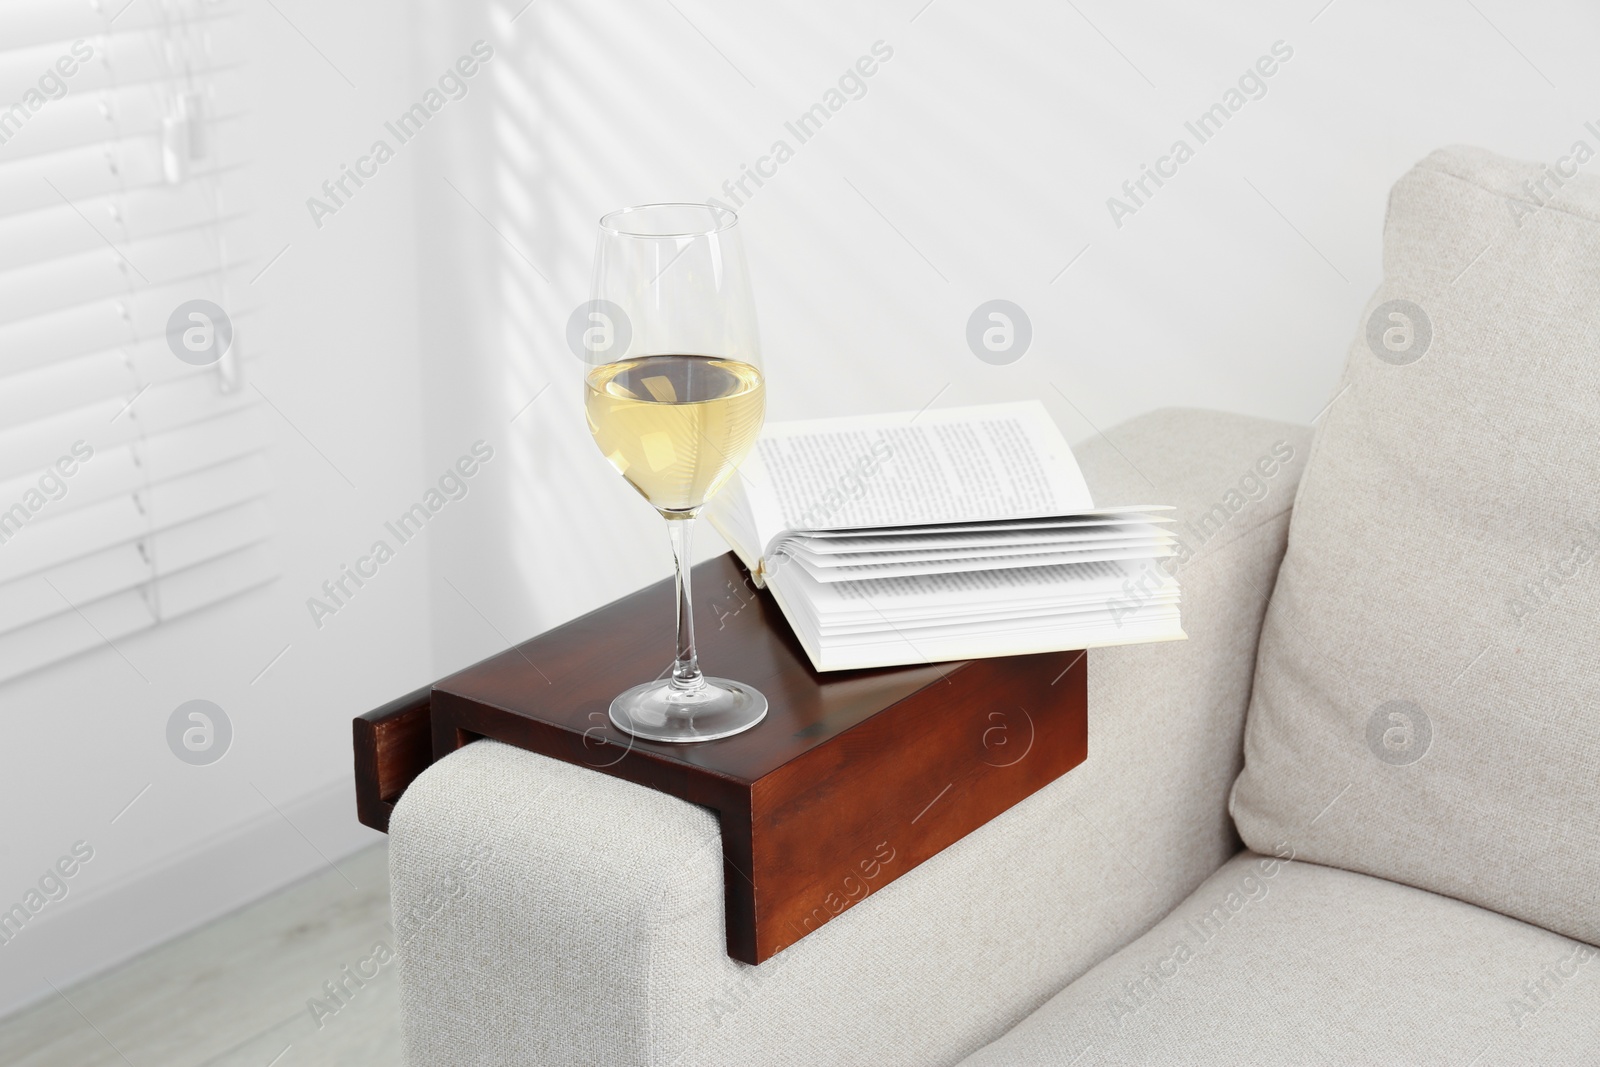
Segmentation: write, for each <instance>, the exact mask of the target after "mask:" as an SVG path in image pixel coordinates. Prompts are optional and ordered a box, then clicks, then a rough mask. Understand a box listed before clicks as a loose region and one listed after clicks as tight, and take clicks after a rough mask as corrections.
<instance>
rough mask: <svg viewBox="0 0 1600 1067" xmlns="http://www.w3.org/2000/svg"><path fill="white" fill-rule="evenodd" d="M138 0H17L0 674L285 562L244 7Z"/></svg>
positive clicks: (5, 188) (5, 197)
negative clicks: (229, 42) (185, 347)
mask: <svg viewBox="0 0 1600 1067" xmlns="http://www.w3.org/2000/svg"><path fill="white" fill-rule="evenodd" d="M126 2H127V0H103V2H93V0H7V2H5V3H3V4H0V682H4V681H6V680H9V679H11V678H15V677H18V676H20V675H22V674H25V673H28V672H30V671H34V670H37V669H39V668H41V667H45V666H48V665H50V664H52V663H56V662H59V661H60V660H63V659H65V658H67V657H69V656H72V655H75V654H77V653H79V652H82V651H85V650H88V649H92V648H96V647H99V646H102V645H103V644H104V643H106V642H108V641H109V642H112V643H115V642H116V641H117V639H118V638H120V637H123V636H126V635H128V634H131V633H134V632H136V631H139V630H143V629H147V628H149V627H152V626H155V625H157V624H159V623H161V622H162V621H164V620H168V619H173V618H176V617H178V616H180V615H184V614H187V613H189V612H194V611H199V610H201V609H204V608H206V607H208V606H210V605H213V604H216V603H218V602H220V601H222V600H224V599H226V598H229V597H232V596H235V595H237V594H239V593H241V592H244V591H246V590H248V589H252V588H255V587H257V586H259V585H261V584H263V583H265V582H267V581H270V580H271V579H272V578H273V577H274V576H275V570H274V566H273V563H272V560H271V559H270V557H269V554H268V553H267V551H266V546H265V544H264V541H265V539H266V537H267V535H268V533H269V531H270V517H269V515H268V513H267V508H266V506H265V502H264V499H263V498H264V496H265V494H266V493H267V491H268V489H269V481H268V469H267V464H266V461H265V456H264V449H265V447H266V442H267V440H268V437H269V434H268V431H269V430H270V429H271V427H270V426H269V425H267V424H266V422H265V419H266V416H265V415H264V414H263V412H264V410H266V409H264V408H263V406H262V405H261V404H260V403H259V401H260V399H261V398H260V395H259V394H258V393H257V392H255V390H253V389H250V388H248V387H247V386H245V385H244V384H243V370H244V367H245V365H246V364H247V362H248V355H249V354H250V349H249V337H250V323H251V314H250V311H251V309H250V307H249V296H248V293H249V282H250V278H249V276H248V275H247V274H246V271H248V270H249V268H250V267H251V264H250V263H249V262H248V261H246V260H245V259H244V258H243V257H242V256H241V255H240V252H239V246H240V243H241V241H240V237H241V232H242V231H241V221H242V216H241V213H240V212H239V210H238V208H237V206H236V205H234V204H233V203H232V202H230V197H229V196H228V193H229V188H230V185H231V184H232V183H233V182H234V181H236V180H237V174H238V168H239V165H240V161H241V154H240V153H239V151H238V146H239V145H240V144H241V141H242V139H241V138H240V137H239V135H238V132H237V129H238V125H239V121H240V118H241V109H240V107H239V99H240V93H239V91H238V84H237V81H238V69H237V64H235V63H231V62H230V60H229V57H228V56H227V55H226V53H227V52H228V51H229V49H228V48H227V47H226V45H225V44H224V41H225V38H226V37H227V34H226V32H224V31H226V29H227V28H228V25H229V23H230V21H231V18H232V15H231V7H230V4H229V3H226V2H218V3H212V2H206V0H138V2H137V3H133V4H131V5H127V6H124V5H125V4H126ZM257 269H259V267H258V268H257ZM195 299H204V300H209V301H212V302H213V303H215V304H217V305H219V306H221V307H222V308H224V309H225V310H226V312H227V313H228V316H229V318H230V319H231V321H232V323H233V328H234V334H233V344H232V347H231V349H230V350H229V351H228V353H227V354H226V355H225V356H224V357H223V358H222V359H221V361H220V362H216V363H213V364H210V365H206V366H196V365H194V364H192V363H189V362H185V361H184V360H181V359H179V358H178V357H177V356H176V355H175V354H174V352H173V350H172V348H171V347H170V346H169V342H168V337H167V330H168V320H169V318H171V317H172V315H173V313H174V311H175V310H176V309H177V308H178V307H179V305H181V304H184V303H185V302H187V301H190V300H195ZM134 669H135V670H137V667H135V668H134Z"/></svg>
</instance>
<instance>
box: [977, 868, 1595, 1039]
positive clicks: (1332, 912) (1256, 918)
mask: <svg viewBox="0 0 1600 1067" xmlns="http://www.w3.org/2000/svg"><path fill="white" fill-rule="evenodd" d="M1253 1063H1261V1064H1274V1065H1279V1067H1297V1065H1317V1067H1342V1065H1349V1067H1374V1065H1377V1064H1406V1065H1408V1067H1423V1065H1434V1064H1437V1065H1439V1067H1464V1065H1466V1064H1471V1065H1473V1067H1509V1065H1513V1064H1514V1065H1519V1067H1531V1065H1535V1064H1539V1065H1543V1064H1579V1063H1600V948H1595V947H1594V946H1591V945H1585V944H1581V943H1579V942H1575V941H1572V940H1571V939H1569V938H1565V937H1562V936H1560V935H1559V934H1553V933H1550V932H1549V931H1547V930H1541V929H1539V928H1538V927H1534V926H1529V925H1528V924H1526V923H1523V922H1519V921H1518V920H1516V919H1511V918H1507V917H1506V916H1504V915H1500V914H1498V913H1496V912H1491V911H1486V910H1484V909H1482V908H1479V907H1476V906H1474V905H1471V904H1465V903H1462V902H1461V901H1458V900H1452V899H1450V898H1448V897H1442V896H1437V895H1435V894H1432V893H1428V892H1425V891H1423V890H1420V889H1412V888H1410V887H1408V886H1403V885H1400V884H1398V883H1396V882H1389V881H1385V880H1383V879H1379V878H1372V877H1369V876H1367V875H1363V874H1356V873H1353V872H1351V871H1343V870H1337V869H1334V868H1330V867H1321V866H1318V865H1316V864H1311V863H1303V862H1295V861H1292V860H1280V859H1277V858H1274V857H1265V856H1260V855H1257V854H1255V853H1248V852H1247V853H1243V854H1241V855H1240V856H1238V857H1237V858H1235V859H1233V860H1231V861H1229V862H1228V864H1227V865H1226V866H1224V867H1223V868H1222V869H1221V870H1219V871H1218V872H1217V873H1216V874H1215V875H1213V876H1212V877H1211V878H1209V879H1207V880H1206V882H1205V884H1204V885H1202V886H1201V887H1200V888H1199V889H1198V890H1197V891H1196V892H1195V894H1194V895H1193V896H1191V897H1190V898H1189V899H1188V900H1186V901H1184V902H1183V903H1182V904H1180V905H1178V907H1177V908H1176V909H1174V910H1173V912H1172V914H1171V915H1169V916H1167V917H1166V918H1165V919H1163V920H1162V921H1161V922H1160V923H1159V924H1157V926H1156V927H1155V928H1154V929H1152V930H1151V931H1150V932H1149V933H1147V934H1145V935H1144V936H1143V937H1141V938H1139V940H1137V941H1135V942H1134V943H1133V944H1131V945H1129V946H1128V947H1126V948H1124V949H1123V950H1122V951H1120V952H1118V953H1117V954H1116V955H1114V956H1112V957H1111V958H1110V959H1108V960H1106V961H1104V962H1103V963H1101V964H1099V965H1098V966H1096V967H1095V968H1094V969H1093V970H1092V971H1090V972H1089V973H1088V974H1086V975H1084V976H1083V977H1082V978H1080V979H1078V980H1077V981H1076V982H1074V983H1072V984H1071V985H1069V986H1068V987H1067V988H1066V989H1064V990H1062V992H1061V993H1060V994H1058V995H1057V996H1056V997H1055V998H1054V999H1052V1000H1051V1001H1050V1002H1049V1003H1048V1004H1046V1005H1045V1006H1044V1007H1043V1008H1041V1009H1040V1010H1039V1011H1037V1012H1036V1013H1034V1015H1032V1016H1031V1017H1030V1018H1029V1019H1027V1020H1026V1021H1025V1022H1023V1023H1022V1024H1021V1025H1019V1026H1018V1027H1017V1028H1016V1029H1014V1030H1012V1031H1011V1032H1010V1033H1009V1034H1007V1035H1006V1036H1005V1037H1003V1038H1001V1039H1000V1040H999V1041H997V1042H995V1043H994V1044H992V1045H990V1046H989V1047H988V1048H986V1049H984V1050H983V1051H981V1052H979V1053H978V1054H976V1055H974V1056H973V1057H971V1058H970V1059H968V1060H966V1061H965V1063H964V1064H963V1067H1068V1065H1069V1064H1076V1065H1078V1067H1114V1065H1118V1064H1129V1065H1135V1064H1136V1065H1140V1067H1144V1065H1148V1064H1184V1065H1191V1067H1237V1065H1239V1064H1253Z"/></svg>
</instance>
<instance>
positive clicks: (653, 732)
mask: <svg viewBox="0 0 1600 1067" xmlns="http://www.w3.org/2000/svg"><path fill="white" fill-rule="evenodd" d="M587 308H588V322H589V327H588V331H587V332H586V333H585V335H584V337H583V340H582V342H581V349H582V351H583V352H585V353H586V355H587V364H588V365H587V366H586V368H585V378H584V408H585V410H586V412H587V414H588V418H589V432H590V433H592V434H593V435H594V440H595V443H596V444H597V445H599V446H600V451H601V452H602V453H604V455H605V457H606V459H608V460H610V461H611V465H612V466H614V467H616V468H617V470H618V471H619V472H620V473H621V474H622V477H623V478H624V479H626V480H627V482H628V484H629V485H631V486H633V487H634V488H635V489H636V490H638V491H639V495H640V496H642V497H644V498H645V500H647V501H649V503H650V505H651V506H652V507H654V508H655V509H656V510H657V511H658V512H660V513H661V516H662V518H664V519H666V520H667V530H668V532H669V534H670V535H671V538H672V555H673V558H674V561H675V563H676V566H677V593H678V644H677V656H676V658H675V659H674V661H673V664H672V672H671V675H670V676H669V677H664V678H659V679H657V680H656V681H653V682H646V683H644V684H643V685H636V686H634V687H633V688H632V689H629V690H627V691H626V692H624V693H622V694H621V695H620V696H618V697H617V698H616V699H615V700H613V701H612V702H611V721H612V722H613V723H615V724H616V726H617V728H618V729H620V730H624V731H626V732H627V733H630V734H633V735H634V736H636V737H643V738H648V739H649V740H652V741H711V740H715V739H716V738H719V737H729V736H732V735H733V734H737V733H740V732H741V731H744V730H748V729H750V727H752V726H754V725H755V724H756V723H758V722H760V721H761V720H762V719H763V718H764V717H765V716H766V714H767V698H766V697H764V696H762V695H761V693H760V692H759V691H758V690H756V689H755V688H754V687H752V686H749V685H746V684H745V683H743V682H735V681H730V680H728V679H726V678H707V677H706V676H705V675H703V674H701V672H700V664H699V660H698V659H697V657H696V655H695V645H694V615H693V612H692V611H691V610H690V584H689V583H690V574H689V569H690V565H691V563H692V560H691V558H690V538H691V534H692V533H693V531H694V520H695V517H696V516H697V515H698V514H699V512H700V508H701V507H702V506H703V505H704V504H705V502H706V501H707V500H708V499H710V497H711V495H712V494H713V493H715V492H716V491H717V490H718V489H720V488H722V486H723V484H724V483H726V482H727V480H728V479H729V478H730V477H731V476H732V475H733V472H734V468H735V467H737V466H738V464H739V462H740V461H741V460H742V459H744V457H745V455H746V454H747V453H748V452H749V451H750V449H751V447H752V446H754V445H755V442H756V437H757V435H758V434H760V432H761V423H762V420H763V419H764V418H765V417H766V383H765V381H764V379H763V378H762V375H761V370H760V367H761V346H760V342H759V340H758V338H757V331H756V313H755V305H754V303H753V301H752V299H751V295H750V279H749V276H748V274H747V273H746V271H745V259H744V248H743V245H742V243H741V241H740V231H739V225H738V217H737V216H736V215H734V213H733V212H731V211H727V210H725V209H717V208H712V207H708V206H707V205H704V204H649V205H646V206H643V207H632V208H625V209H623V210H621V211H614V212H612V213H611V214H609V215H606V216H605V217H604V218H602V219H601V220H600V237H599V241H598V244H597V247H596V251H595V267H594V287H593V299H592V300H591V301H590V303H589V304H588V306H587Z"/></svg>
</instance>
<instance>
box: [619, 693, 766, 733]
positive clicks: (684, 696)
mask: <svg viewBox="0 0 1600 1067" xmlns="http://www.w3.org/2000/svg"><path fill="white" fill-rule="evenodd" d="M705 683H706V684H705V685H704V686H703V687H702V688H700V689H698V690H696V691H693V692H690V693H685V692H683V691H682V690H679V689H675V688H673V685H672V682H671V680H670V679H668V680H664V681H656V682H646V683H644V684H643V685H636V686H634V687H633V688H632V689H629V690H627V691H626V692H624V693H622V694H621V695H620V696H618V697H617V698H616V699H615V700H613V701H612V702H611V722H612V724H613V725H615V726H616V728H617V729H619V730H621V731H622V732H623V733H626V734H632V735H633V736H634V737H642V738H644V739H645V740H647V741H671V742H687V741H715V740H716V739H717V738H719V737H732V736H733V735H734V734H738V733H743V732H744V731H746V730H748V729H750V727H752V726H754V725H755V724H756V723H758V722H760V721H761V720H762V719H764V718H766V717H767V698H766V697H764V696H762V695H761V692H760V691H759V690H757V689H755V688H754V687H752V686H748V685H745V684H744V683H743V682H734V681H730V680H728V679H727V678H707V679H706V680H705Z"/></svg>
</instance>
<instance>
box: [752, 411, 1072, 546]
mask: <svg viewBox="0 0 1600 1067" xmlns="http://www.w3.org/2000/svg"><path fill="white" fill-rule="evenodd" d="M740 478H741V480H742V481H743V482H744V483H745V484H744V489H745V497H746V500H747V501H748V506H749V507H750V509H751V511H752V513H753V517H754V520H755V527H756V530H757V531H758V532H759V534H760V535H761V537H762V540H763V543H764V544H767V545H770V543H771V541H772V540H773V539H775V538H776V537H777V536H778V535H779V534H781V533H782V532H784V531H795V530H801V531H804V530H843V529H857V528H863V527H877V526H906V525H916V524H920V523H934V522H938V523H955V522H979V521H984V520H993V519H1019V518H1035V517H1040V516H1047V515H1062V514H1070V513H1073V512H1079V511H1085V510H1088V509H1091V508H1093V507H1094V502H1093V500H1092V499H1091V498H1090V496H1089V488H1088V486H1087V485H1086V484H1085V482H1084V480H1083V474H1082V472H1081V471H1079V469H1078V464H1077V461H1076V460H1075V459H1074V458H1073V456H1072V450H1071V449H1070V448H1068V447H1067V443H1066V440H1065V438H1063V437H1062V436H1061V431H1060V430H1058V429H1057V428H1056V425H1055V423H1054V421H1052V420H1051V418H1050V416H1049V414H1048V413H1047V412H1046V411H1045V409H1044V406H1043V405H1042V404H1040V403H1039V402H1038V401H1027V402H1024V403H1016V404H989V405H982V406H977V407H968V408H946V409H936V410H929V411H924V412H920V413H901V414H895V415H869V416H853V417H848V418H842V419H817V420H808V421H803V422H781V423H771V424H769V425H768V426H767V427H766V429H765V430H764V431H763V432H762V435H761V439H760V441H759V443H758V444H757V446H756V449H755V451H754V452H752V454H751V455H750V457H749V458H747V459H746V460H745V462H744V463H743V464H742V465H741V468H740Z"/></svg>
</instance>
